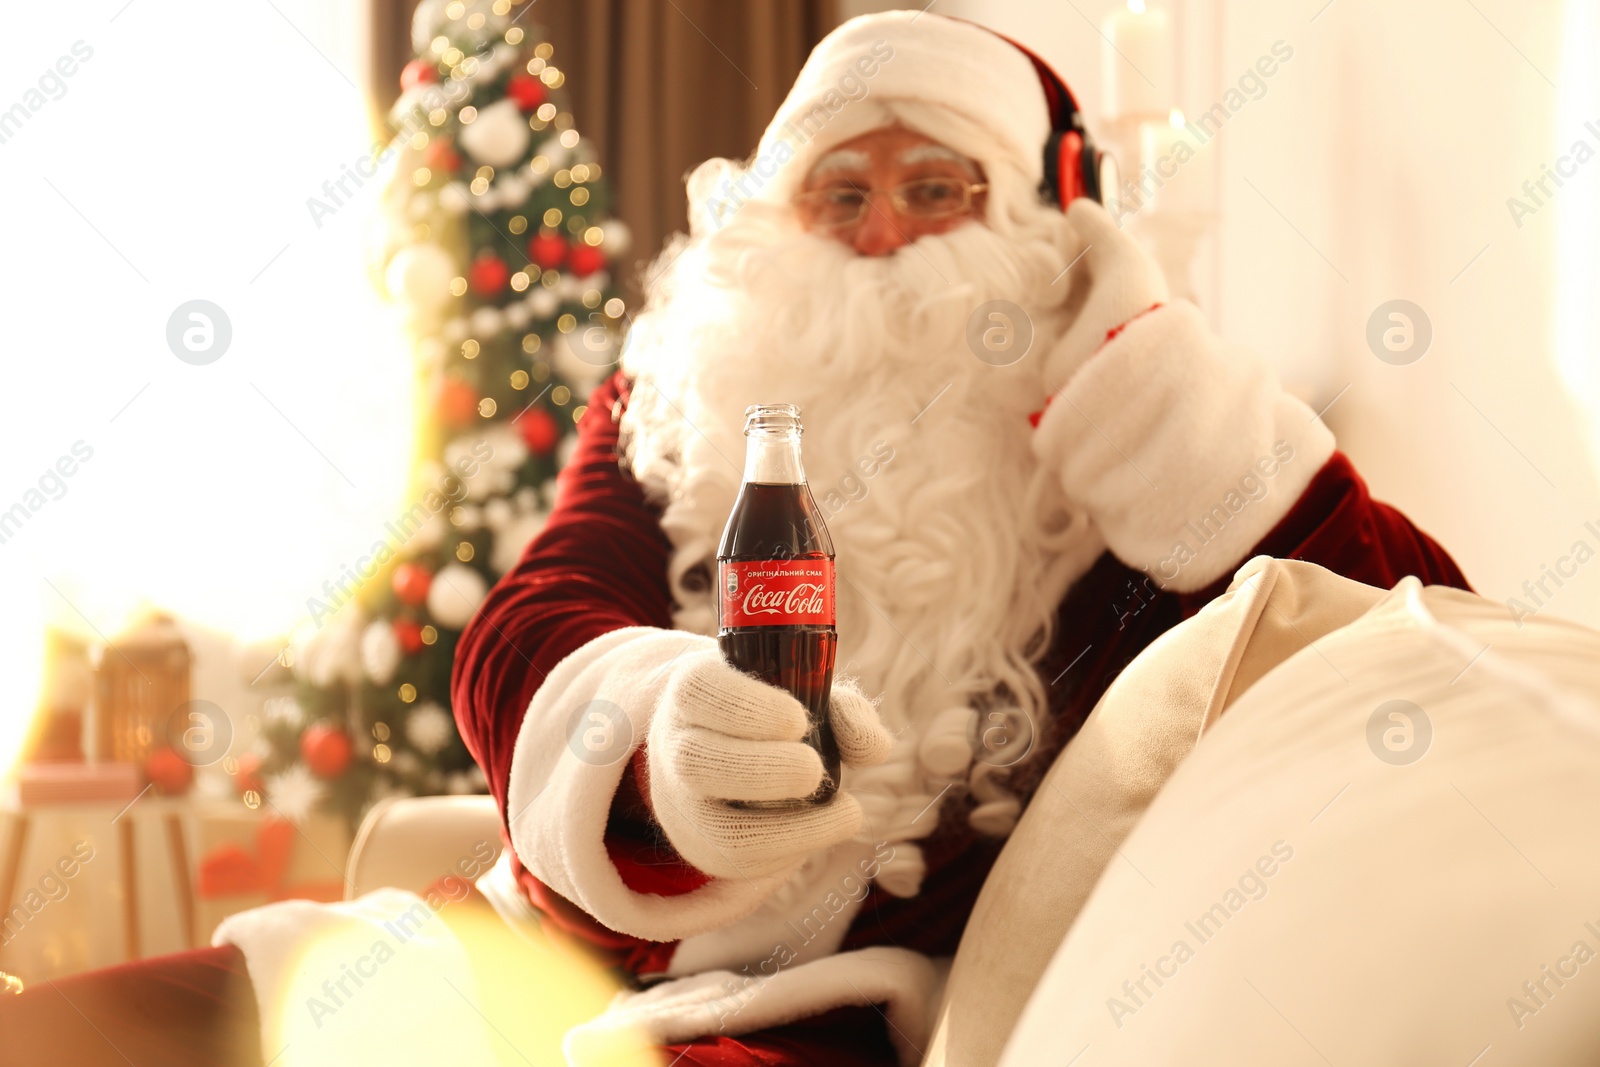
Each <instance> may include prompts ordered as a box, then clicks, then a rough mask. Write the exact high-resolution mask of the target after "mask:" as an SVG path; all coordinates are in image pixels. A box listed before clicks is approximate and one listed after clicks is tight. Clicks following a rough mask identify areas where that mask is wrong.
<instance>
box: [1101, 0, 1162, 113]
mask: <svg viewBox="0 0 1600 1067" xmlns="http://www.w3.org/2000/svg"><path fill="white" fill-rule="evenodd" d="M1102 32H1103V34H1104V42H1103V45H1102V47H1101V49H1100V70H1101V74H1102V77H1103V85H1102V87H1103V89H1104V91H1105V117H1106V118H1107V119H1118V118H1122V117H1123V116H1136V117H1150V116H1156V115H1165V114H1166V113H1167V108H1169V107H1171V106H1172V88H1171V83H1172V25H1171V23H1170V22H1169V20H1168V19H1167V13H1166V12H1165V11H1147V10H1145V0H1128V6H1127V7H1126V8H1123V9H1119V10H1117V11H1113V12H1112V13H1111V14H1110V15H1108V16H1107V17H1106V20H1105V23H1104V25H1103V26H1102Z"/></svg>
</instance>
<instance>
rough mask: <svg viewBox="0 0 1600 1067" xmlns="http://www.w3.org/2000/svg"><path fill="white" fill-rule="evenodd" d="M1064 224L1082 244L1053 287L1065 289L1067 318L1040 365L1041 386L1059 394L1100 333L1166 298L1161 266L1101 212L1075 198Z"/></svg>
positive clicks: (1096, 206)
mask: <svg viewBox="0 0 1600 1067" xmlns="http://www.w3.org/2000/svg"><path fill="white" fill-rule="evenodd" d="M1067 222H1068V223H1069V224H1071V226H1072V229H1073V231H1074V232H1075V233H1076V234H1077V235H1078V237H1079V238H1080V239H1081V240H1082V241H1083V247H1082V248H1081V250H1080V251H1079V252H1078V259H1077V260H1076V261H1075V262H1074V263H1073V264H1072V266H1071V267H1069V268H1068V269H1067V275H1066V277H1065V278H1063V279H1062V280H1061V281H1060V282H1058V283H1057V284H1058V285H1065V286H1067V294H1066V300H1065V302H1064V304H1063V307H1065V308H1066V310H1067V311H1068V312H1070V313H1071V315H1072V319H1071V321H1070V324H1069V325H1068V327H1067V332H1066V333H1065V334H1063V335H1062V337H1061V340H1060V341H1058V342H1057V343H1056V344H1055V346H1054V347H1053V348H1052V349H1051V350H1050V352H1049V353H1048V354H1047V355H1046V356H1045V361H1044V384H1045V388H1046V389H1048V390H1049V392H1050V394H1051V395H1054V394H1055V393H1057V392H1059V391H1060V390H1061V387H1062V386H1064V385H1066V384H1067V382H1068V380H1069V379H1071V377H1072V376H1073V374H1075V373H1077V370H1078V368H1079V367H1081V366H1083V364H1084V361H1085V360H1087V359H1088V358H1089V357H1090V356H1092V355H1094V353H1095V352H1096V351H1098V350H1099V348H1100V346H1101V345H1103V344H1105V340H1106V335H1107V334H1108V333H1110V332H1111V331H1112V330H1115V329H1117V328H1118V327H1119V326H1123V325H1125V324H1127V322H1128V321H1129V320H1131V319H1133V318H1134V317H1135V316H1137V315H1139V314H1141V313H1143V312H1145V311H1148V310H1150V308H1152V307H1154V306H1155V305H1157V304H1161V303H1164V302H1166V300H1167V282H1166V279H1165V278H1164V277H1163V276H1162V274H1161V268H1160V267H1159V266H1157V265H1156V263H1155V261H1154V260H1153V259H1151V258H1150V256H1149V254H1148V253H1147V252H1145V250H1144V249H1143V248H1142V247H1141V246H1140V245H1139V242H1137V241H1135V240H1134V239H1133V238H1132V237H1130V236H1128V235H1127V234H1125V233H1123V232H1122V231H1121V230H1119V229H1117V224H1116V223H1115V222H1114V221H1112V218H1111V216H1110V215H1108V214H1106V209H1105V208H1103V207H1101V206H1100V205H1099V204H1097V203H1095V202H1094V201H1093V200H1088V199H1084V198H1079V199H1077V200H1074V201H1073V202H1072V206H1071V207H1070V208H1068V209H1067Z"/></svg>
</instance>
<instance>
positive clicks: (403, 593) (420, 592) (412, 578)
mask: <svg viewBox="0 0 1600 1067" xmlns="http://www.w3.org/2000/svg"><path fill="white" fill-rule="evenodd" d="M390 581H391V584H392V585H393V586H394V595H395V596H397V597H399V598H400V602H401V603H402V604H410V605H411V606H412V607H417V606H418V605H419V604H422V603H423V602H424V601H426V600H427V599H428V590H429V589H430V588H431V587H432V586H433V573H432V572H431V571H429V570H428V568H426V567H424V566H423V565H422V564H420V563H402V564H400V566H398V567H396V568H395V569H394V577H393V578H392V579H391V580H390ZM396 632H397V633H398V631H396Z"/></svg>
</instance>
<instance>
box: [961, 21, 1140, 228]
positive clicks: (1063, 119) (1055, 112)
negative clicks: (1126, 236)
mask: <svg viewBox="0 0 1600 1067" xmlns="http://www.w3.org/2000/svg"><path fill="white" fill-rule="evenodd" d="M973 25H977V23H973ZM983 28H984V29H988V27H987V26H985V27H983ZM989 32H991V33H994V35H995V36H996V37H998V38H1000V39H1001V40H1002V41H1005V42H1006V43H1007V44H1009V45H1011V46H1012V47H1013V48H1015V49H1016V50H1017V51H1019V52H1021V53H1022V54H1023V55H1025V56H1027V57H1028V59H1029V61H1030V62H1032V63H1033V69H1034V71H1035V72H1036V73H1037V74H1038V75H1039V82H1040V85H1041V86H1042V87H1043V88H1044V99H1045V105H1046V106H1047V107H1048V108H1049V109H1050V137H1049V139H1048V140H1047V141H1045V145H1044V181H1043V182H1042V183H1040V186H1039V192H1040V194H1041V195H1042V196H1043V197H1044V198H1045V199H1046V200H1047V201H1049V202H1050V203H1052V204H1055V205H1056V206H1057V207H1059V208H1061V210H1062V211H1065V210H1066V209H1067V205H1068V204H1070V203H1072V202H1073V201H1074V200H1076V199H1077V198H1078V197H1080V196H1086V197H1088V198H1089V199H1091V200H1094V201H1096V202H1097V203H1102V204H1103V203H1105V198H1106V194H1107V193H1110V192H1113V191H1115V190H1116V188H1117V181H1118V172H1117V161H1116V159H1114V158H1113V157H1112V156H1111V155H1110V153H1107V152H1102V151H1100V149H1099V148H1097V147H1095V143H1094V141H1093V139H1092V138H1090V136H1089V130H1088V128H1087V127H1086V126H1084V123H1083V112H1082V111H1081V110H1079V108H1078V101H1077V98H1076V97H1074V96H1073V95H1072V90H1071V89H1068V88H1067V83H1066V82H1065V81H1063V80H1062V79H1061V75H1059V74H1057V73H1056V72H1055V71H1054V70H1052V69H1050V64H1048V63H1046V62H1045V61H1044V60H1042V59H1040V58H1039V57H1038V56H1037V55H1035V54H1034V53H1033V51H1032V50H1031V49H1029V48H1026V47H1024V46H1023V45H1021V44H1018V43H1017V42H1016V41H1013V40H1012V39H1011V38H1009V37H1007V36H1006V35H1005V34H1003V33H996V32H995V31H993V30H990V31H989Z"/></svg>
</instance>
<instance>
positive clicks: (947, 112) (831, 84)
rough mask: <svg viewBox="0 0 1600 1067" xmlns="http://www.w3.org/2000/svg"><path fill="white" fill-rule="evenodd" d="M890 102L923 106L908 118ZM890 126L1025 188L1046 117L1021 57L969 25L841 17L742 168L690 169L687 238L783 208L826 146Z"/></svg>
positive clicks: (1037, 175)
mask: <svg viewBox="0 0 1600 1067" xmlns="http://www.w3.org/2000/svg"><path fill="white" fill-rule="evenodd" d="M902 103H909V104H914V105H931V106H932V107H931V108H929V107H920V108H914V109H911V111H910V112H909V113H908V112H905V111H903V110H902V109H899V108H896V107H895V105H896V104H902ZM918 114H921V115H926V116H928V120H927V121H922V122H918V121H917V120H916V118H914V117H912V116H915V115H918ZM894 121H900V122H902V123H903V124H905V125H908V126H911V127H912V128H918V127H921V128H920V129H918V132H920V133H923V134H925V135H926V136H929V137H932V138H934V139H936V140H938V141H939V142H940V143H941V144H944V145H946V146H947V147H949V148H951V149H953V150H955V151H957V152H960V153H961V154H963V155H965V156H967V157H968V158H970V159H973V160H975V161H977V162H978V163H980V164H982V165H983V166H984V169H985V171H993V170H994V169H995V167H996V165H997V164H1008V165H1010V166H1012V167H1015V168H1016V169H1017V170H1018V171H1019V172H1020V173H1021V175H1022V176H1023V177H1024V178H1026V179H1027V180H1028V181H1029V182H1030V183H1031V184H1033V185H1037V184H1038V183H1039V181H1040V180H1041V178H1042V177H1043V171H1044V156H1043V153H1044V147H1045V142H1046V141H1047V140H1048V139H1049V136H1050V132H1051V119H1050V109H1049V105H1048V103H1047V100H1046V96H1045V90H1044V87H1043V85H1042V84H1041V82H1040V75H1039V73H1038V71H1037V70H1036V69H1035V67H1034V63H1033V60H1032V59H1031V58H1030V57H1029V56H1028V54H1027V53H1025V52H1023V51H1022V49H1020V48H1019V47H1017V46H1016V45H1014V44H1012V43H1011V42H1010V41H1008V40H1006V39H1005V38H1004V37H1001V36H1000V35H998V34H996V33H994V32H992V31H990V30H987V29H984V28H983V27H981V26H978V25H975V24H974V23H970V22H965V21H963V20H960V19H954V18H947V17H944V16H941V15H935V14H930V13H927V12H919V11H884V12H879V13H877V14H872V15H861V16H859V17H857V18H853V19H851V20H849V21H848V22H846V23H844V24H843V25H841V26H840V27H839V28H838V29H836V30H834V31H833V32H832V33H830V34H828V36H826V37H824V38H823V39H822V40H821V41H820V42H819V43H818V44H817V46H816V48H814V49H812V51H811V56H810V57H809V58H808V59H807V60H806V63H805V66H804V67H802V68H801V70H800V75H799V77H797V78H796V79H795V83H794V86H793V88H791V89H790V90H789V95H788V96H787V97H785V98H784V101H783V103H782V104H781V105H779V107H778V111H777V113H776V114H775V115H774V116H773V118H772V122H771V124H770V125H769V126H768V127H767V130H766V132H765V133H764V134H763V135H762V137H761V146H760V148H759V149H758V150H757V152H756V154H755V156H753V157H752V158H751V159H750V160H749V161H748V162H747V163H746V164H745V165H744V166H743V167H737V166H735V165H733V164H731V163H730V162H729V161H727V160H712V161H710V162H708V163H707V164H705V165H703V166H702V167H701V168H699V169H698V170H696V172H695V173H694V175H693V176H691V178H690V182H689V199H690V203H691V220H692V222H693V224H694V225H695V227H696V228H697V229H698V227H699V224H700V223H701V222H702V221H704V220H705V219H706V218H709V219H711V220H717V219H719V218H720V217H721V214H722V212H723V211H725V210H726V209H727V208H729V207H735V206H737V205H738V204H739V203H741V202H743V201H746V200H762V201H766V202H769V203H787V202H788V201H789V200H790V199H791V198H792V197H793V195H794V193H795V191H796V190H797V189H798V188H799V186H800V183H801V182H802V181H803V180H804V179H805V176H806V174H807V173H809V172H810V170H811V167H812V166H813V165H814V164H815V163H816V162H817V160H818V159H820V158H821V157H822V156H823V155H824V154H826V153H827V151H828V150H829V149H831V148H833V147H834V146H836V145H839V144H842V143H844V142H845V141H848V140H850V139H852V138H855V137H859V136H861V135H862V134H864V133H867V132H868V131H870V130H874V129H877V128H879V127H881V126H884V125H886V124H889V123H890V122H894ZM935 126H936V128H934V127H935ZM702 212H706V213H707V214H702ZM697 214H700V215H701V218H694V216H695V215H697Z"/></svg>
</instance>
